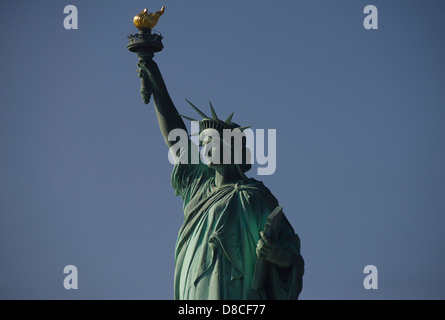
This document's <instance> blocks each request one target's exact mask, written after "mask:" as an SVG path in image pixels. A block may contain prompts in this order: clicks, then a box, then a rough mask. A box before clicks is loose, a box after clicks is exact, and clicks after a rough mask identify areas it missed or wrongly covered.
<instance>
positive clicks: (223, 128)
mask: <svg viewBox="0 0 445 320" xmlns="http://www.w3.org/2000/svg"><path fill="white" fill-rule="evenodd" d="M187 102H188V103H189V104H190V105H191V106H192V107H193V108H194V109H195V110H196V111H197V112H198V113H199V115H200V116H202V117H203V119H202V120H200V121H199V140H200V145H201V146H202V147H203V148H204V152H203V154H204V155H205V157H206V158H207V159H208V162H207V165H208V166H209V167H211V168H216V167H217V166H221V165H234V166H237V168H238V170H240V171H241V172H242V173H244V172H247V171H248V170H250V169H251V167H252V165H251V164H250V150H249V148H247V138H246V135H245V133H244V132H243V131H244V130H245V129H247V128H250V126H247V127H241V126H240V125H238V124H237V123H235V122H232V117H233V113H232V114H231V115H230V116H229V117H228V118H227V119H226V120H224V121H223V120H220V119H219V118H218V116H217V115H216V112H215V109H214V108H213V105H212V103H211V102H210V110H211V112H212V117H209V116H207V115H206V114H204V113H203V112H202V111H201V110H199V109H198V108H197V107H195V106H194V105H193V104H192V103H191V102H190V101H188V100H187ZM181 116H182V117H183V118H186V119H188V120H191V121H198V120H195V119H192V118H190V117H186V116H183V115H181Z"/></svg>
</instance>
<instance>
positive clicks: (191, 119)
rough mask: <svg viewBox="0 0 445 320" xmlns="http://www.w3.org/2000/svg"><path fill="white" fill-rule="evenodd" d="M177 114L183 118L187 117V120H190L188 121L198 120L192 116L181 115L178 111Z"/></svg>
mask: <svg viewBox="0 0 445 320" xmlns="http://www.w3.org/2000/svg"><path fill="white" fill-rule="evenodd" d="M178 116H180V117H183V118H185V119H187V120H190V121H198V120H196V119H193V118H190V117H187V116H184V115H182V114H179V113H178Z"/></svg>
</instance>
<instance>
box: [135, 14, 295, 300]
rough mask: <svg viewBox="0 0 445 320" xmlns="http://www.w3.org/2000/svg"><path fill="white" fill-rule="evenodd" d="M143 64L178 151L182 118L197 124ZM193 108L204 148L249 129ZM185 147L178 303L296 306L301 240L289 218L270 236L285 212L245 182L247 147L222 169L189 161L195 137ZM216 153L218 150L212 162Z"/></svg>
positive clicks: (179, 182)
mask: <svg viewBox="0 0 445 320" xmlns="http://www.w3.org/2000/svg"><path fill="white" fill-rule="evenodd" d="M145 11H146V10H145ZM141 14H143V13H141ZM139 57H140V59H139V63H138V66H139V68H140V69H139V77H140V78H141V79H142V81H143V82H144V83H145V87H146V88H147V87H149V90H150V94H152V95H153V101H154V105H155V109H156V115H157V119H158V123H159V128H160V130H161V134H162V136H163V138H164V141H165V143H166V145H167V147H169V148H170V150H172V149H171V148H172V146H173V145H174V144H175V143H176V141H170V140H169V138H168V136H169V133H170V132H171V131H172V130H174V129H181V130H184V131H185V132H186V131H187V128H186V126H185V123H184V121H183V119H182V118H186V119H189V120H194V119H192V118H190V117H186V116H181V115H180V114H179V113H178V110H177V109H176V107H175V105H174V104H173V102H172V100H171V98H170V95H169V93H168V91H167V87H166V85H165V82H164V80H163V78H162V75H161V72H160V70H159V68H158V65H157V64H156V63H155V62H154V61H153V60H152V59H151V57H152V55H151V57H149V58H147V59H144V58H143V55H140V56H139ZM147 100H148V99H147ZM146 103H148V101H146ZM192 107H193V108H194V109H195V110H196V111H197V112H198V114H199V115H200V116H201V117H202V119H201V120H200V121H199V131H200V132H199V134H200V140H201V141H202V146H203V148H206V147H207V146H209V145H211V144H212V143H211V142H212V137H214V133H215V131H216V132H217V133H220V134H221V135H223V131H224V130H227V129H230V130H234V129H237V128H238V130H240V131H241V130H242V129H245V128H246V127H240V126H239V125H237V124H236V123H234V122H232V116H233V113H232V114H231V115H230V116H229V117H228V118H227V120H221V119H219V118H218V117H217V115H216V112H215V110H214V108H213V106H212V105H211V104H210V108H211V113H212V116H211V117H210V116H207V115H206V114H205V113H204V112H202V111H201V110H199V109H198V108H197V107H195V106H194V105H192ZM244 142H245V140H244ZM223 143H226V142H225V141H224V142H221V145H222V144H223ZM187 145H188V150H184V149H181V151H180V152H179V155H178V154H176V155H175V156H177V160H178V159H179V160H178V161H176V163H175V165H174V168H173V172H172V175H171V184H172V187H173V189H174V191H175V194H176V195H178V196H181V197H182V200H183V210H184V222H183V225H182V227H181V228H180V230H179V233H178V238H177V242H176V248H175V277H174V298H175V299H185V300H194V299H197V300H215V299H217V300H229V299H230V300H245V299H251V300H263V299H287V300H289V299H298V296H299V294H300V292H301V290H302V281H303V280H302V278H303V273H304V260H303V258H302V256H301V255H300V239H299V237H298V236H297V235H296V234H295V232H294V230H293V228H292V226H291V225H290V223H289V221H288V220H287V219H286V217H285V216H284V215H282V216H281V223H280V224H279V229H277V230H275V236H274V238H272V237H271V236H270V234H267V232H266V231H265V230H266V229H267V227H268V223H269V222H270V221H269V220H268V217H270V215H271V213H272V212H276V211H277V210H276V209H277V208H280V207H279V205H278V201H277V199H276V198H275V197H274V196H273V195H272V193H271V192H270V191H269V189H268V188H266V187H265V186H264V184H263V183H262V182H260V181H257V180H256V179H253V178H248V177H247V176H246V175H245V173H246V172H247V171H248V170H249V169H250V168H251V165H250V162H249V161H248V150H247V148H246V144H245V143H243V144H242V149H243V150H242V161H229V163H227V161H222V153H221V161H214V160H212V161H206V162H205V161H202V159H201V158H199V161H197V162H194V161H190V155H191V154H192V152H190V151H192V150H193V149H197V148H199V146H197V145H196V144H194V143H192V140H191V139H190V136H189V139H188V144H187ZM216 149H217V148H216ZM230 150H232V151H233V146H232V147H231V149H230ZM216 151H217V150H215V145H214V144H213V146H212V147H211V148H210V150H209V154H211V153H212V152H216ZM213 159H214V158H213ZM231 159H232V160H233V155H232V158H231ZM259 262H265V263H267V269H264V268H263V269H262V271H263V272H262V275H260V276H258V274H256V273H257V270H256V268H257V266H258V265H259ZM259 269H261V268H259ZM258 277H262V278H263V279H258Z"/></svg>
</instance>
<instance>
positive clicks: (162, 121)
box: [138, 58, 187, 148]
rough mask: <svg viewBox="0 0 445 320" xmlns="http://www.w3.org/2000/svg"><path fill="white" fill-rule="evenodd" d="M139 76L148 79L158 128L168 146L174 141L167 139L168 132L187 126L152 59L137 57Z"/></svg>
mask: <svg viewBox="0 0 445 320" xmlns="http://www.w3.org/2000/svg"><path fill="white" fill-rule="evenodd" d="M138 66H139V70H138V73H139V77H141V78H142V79H145V80H146V81H148V85H149V86H150V88H151V90H152V93H153V100H154V104H155V108H156V115H157V117H158V123H159V128H160V129H161V133H162V136H163V137H164V141H165V143H166V144H167V146H168V147H169V148H170V147H171V146H172V145H173V144H175V143H176V142H175V141H168V134H169V132H170V131H171V130H173V129H183V130H185V131H187V128H186V126H185V124H184V121H183V120H182V118H181V116H180V115H179V114H178V110H177V109H176V107H175V105H174V104H173V101H172V99H171V98H170V95H169V93H168V90H167V86H166V85H165V82H164V79H163V78H162V75H161V72H160V71H159V67H158V65H157V64H156V62H154V61H153V60H152V59H147V60H146V59H141V58H140V59H139V63H138Z"/></svg>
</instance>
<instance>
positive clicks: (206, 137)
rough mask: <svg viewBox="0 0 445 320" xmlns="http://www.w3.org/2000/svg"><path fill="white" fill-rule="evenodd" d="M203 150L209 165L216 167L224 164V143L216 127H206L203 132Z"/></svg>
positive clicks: (201, 135)
mask: <svg viewBox="0 0 445 320" xmlns="http://www.w3.org/2000/svg"><path fill="white" fill-rule="evenodd" d="M200 139H201V140H202V146H203V150H202V151H201V152H202V154H203V156H204V159H205V160H206V161H207V163H206V164H207V166H208V167H210V168H214V169H216V166H222V165H223V153H222V148H223V143H222V140H221V139H220V135H219V133H218V131H216V130H214V129H206V130H204V131H202V132H201V134H200Z"/></svg>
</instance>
